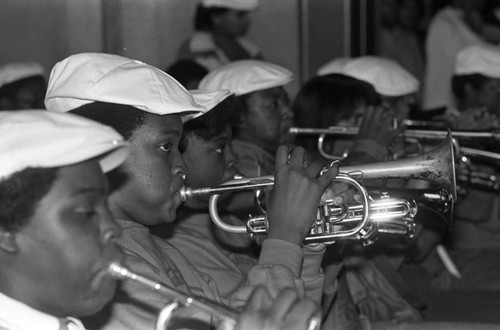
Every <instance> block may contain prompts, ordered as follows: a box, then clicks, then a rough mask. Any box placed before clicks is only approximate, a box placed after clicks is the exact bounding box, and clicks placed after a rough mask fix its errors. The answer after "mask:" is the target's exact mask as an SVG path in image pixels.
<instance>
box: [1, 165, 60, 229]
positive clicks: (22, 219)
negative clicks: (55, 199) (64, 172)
mask: <svg viewBox="0 0 500 330" xmlns="http://www.w3.org/2000/svg"><path fill="white" fill-rule="evenodd" d="M57 171H58V168H27V169H24V170H22V171H19V172H16V173H14V174H12V175H11V176H10V177H9V178H8V179H6V180H3V181H1V182H0V227H2V228H3V229H5V230H8V231H17V230H19V229H20V228H22V227H23V226H24V225H26V224H27V223H28V221H29V219H30V218H31V217H32V216H33V214H34V213H35V208H36V206H37V205H38V203H39V201H40V200H41V199H42V198H43V197H44V196H45V195H46V194H47V193H48V192H49V190H50V189H51V188H52V185H53V184H54V182H55V180H56V178H57Z"/></svg>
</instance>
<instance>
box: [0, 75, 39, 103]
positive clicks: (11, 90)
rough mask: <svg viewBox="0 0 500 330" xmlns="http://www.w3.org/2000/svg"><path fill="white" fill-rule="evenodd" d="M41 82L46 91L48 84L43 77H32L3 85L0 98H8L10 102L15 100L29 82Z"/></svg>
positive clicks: (0, 89)
mask: <svg viewBox="0 0 500 330" xmlns="http://www.w3.org/2000/svg"><path fill="white" fill-rule="evenodd" d="M32 81H33V82H40V84H41V86H43V87H44V89H46V88H47V83H46V81H45V78H44V77H43V76H31V77H27V78H24V79H20V80H16V81H14V82H11V83H9V84H6V85H3V86H2V87H1V88H0V98H7V99H9V100H14V99H15V98H16V94H17V92H18V91H19V89H21V88H23V86H24V85H25V84H26V83H29V82H32Z"/></svg>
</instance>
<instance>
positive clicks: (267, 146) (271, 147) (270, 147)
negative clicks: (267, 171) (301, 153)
mask: <svg viewBox="0 0 500 330" xmlns="http://www.w3.org/2000/svg"><path fill="white" fill-rule="evenodd" d="M238 139H239V140H241V141H245V142H248V143H251V144H254V145H256V146H258V147H259V148H261V149H263V150H265V151H266V152H268V153H269V154H271V155H274V153H275V152H276V149H277V148H278V146H277V145H275V144H273V143H268V142H266V141H262V140H259V139H256V138H255V137H254V136H251V135H250V134H245V132H243V131H242V132H241V134H240V135H239V136H238Z"/></svg>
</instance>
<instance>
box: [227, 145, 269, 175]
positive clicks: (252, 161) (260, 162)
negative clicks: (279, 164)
mask: <svg viewBox="0 0 500 330" xmlns="http://www.w3.org/2000/svg"><path fill="white" fill-rule="evenodd" d="M231 146H232V149H233V152H234V154H235V155H236V156H237V157H238V164H237V168H238V172H239V173H241V174H243V175H244V176H246V177H255V176H262V175H270V174H273V173H274V166H275V164H274V163H275V156H274V155H273V154H271V153H269V152H267V151H266V150H264V149H262V148H261V147H259V146H257V145H255V144H253V143H251V142H247V141H243V140H240V139H234V140H233V141H232V142H231Z"/></svg>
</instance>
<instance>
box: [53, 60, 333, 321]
mask: <svg viewBox="0 0 500 330" xmlns="http://www.w3.org/2000/svg"><path fill="white" fill-rule="evenodd" d="M228 93H229V92H227V91H214V92H200V91H199V92H197V93H193V94H190V93H189V92H187V91H186V90H185V89H184V88H182V86H181V85H180V84H179V83H178V82H177V81H175V80H174V79H173V78H171V77H170V76H168V75H167V74H165V73H164V72H162V71H161V70H158V69H156V68H154V67H151V66H149V65H146V64H144V63H142V62H139V61H135V60H130V59H127V58H123V57H120V56H115V55H109V54H78V55H73V56H70V57H69V58H67V59H65V60H63V61H62V62H60V63H58V64H56V66H55V67H54V68H53V70H52V73H51V78H50V79H49V90H48V93H47V96H46V101H45V103H46V106H47V109H48V110H49V111H71V112H73V113H76V114H80V115H83V116H86V117H91V118H93V119H95V120H97V121H100V122H103V123H106V124H109V125H110V126H112V127H115V128H116V129H117V130H118V131H119V132H121V133H122V134H123V135H124V136H125V139H126V140H127V141H128V142H129V144H130V145H131V157H129V158H128V160H127V161H126V162H125V163H124V165H123V166H121V167H120V168H118V169H117V171H115V172H114V173H112V175H110V177H111V181H112V182H113V184H117V188H116V190H114V191H113V193H112V194H111V196H110V199H109V203H110V208H111V211H112V213H113V216H114V217H115V218H116V219H117V222H118V223H119V225H120V227H121V228H122V231H123V234H122V237H121V239H120V241H119V243H120V245H121V246H122V248H123V249H124V250H125V252H126V254H127V259H126V261H127V264H128V265H129V266H130V267H131V268H133V269H140V271H141V273H142V274H144V275H146V276H149V277H151V278H153V279H155V280H158V281H161V282H165V283H167V284H170V285H173V286H175V287H176V288H177V289H178V290H179V291H181V292H184V293H186V294H189V295H193V296H201V297H204V298H206V299H209V300H211V301H214V302H218V303H222V304H225V305H230V306H231V307H234V308H238V309H240V308H242V307H243V306H244V305H245V304H246V301H247V300H248V298H249V296H250V294H251V292H252V291H253V288H254V287H256V286H260V285H264V286H265V287H266V288H267V289H268V290H269V292H270V294H271V295H272V298H274V297H276V295H277V294H278V291H279V290H280V289H281V288H285V287H291V288H295V289H297V290H298V291H299V292H301V291H302V289H301V288H302V286H303V282H302V280H301V279H300V278H299V276H300V274H299V272H298V270H299V268H300V265H299V266H297V265H284V264H283V262H282V260H281V256H284V255H290V254H292V255H295V260H296V261H297V262H298V263H300V262H301V260H302V258H301V253H302V251H301V249H300V248H290V247H291V246H293V245H299V244H301V242H302V240H303V236H304V235H305V233H306V231H307V230H308V228H309V227H308V224H309V223H310V222H308V221H310V219H312V218H313V216H314V214H315V212H316V209H317V205H318V203H319V199H320V197H321V194H322V193H323V190H324V189H325V188H326V186H327V185H328V183H329V182H330V181H331V180H332V179H333V177H334V176H335V175H336V174H337V168H335V167H332V168H331V169H330V170H329V171H327V172H326V173H325V174H326V175H325V174H324V175H323V176H321V177H316V176H317V174H318V173H319V170H320V167H319V166H318V165H317V164H316V163H312V164H309V166H307V167H306V168H304V167H303V158H304V152H303V150H301V149H300V148H296V149H293V151H291V153H290V159H289V160H288V155H289V152H288V151H289V150H288V149H287V148H286V147H282V148H281V149H280V152H279V154H278V157H277V159H278V161H277V162H276V173H277V177H276V184H275V187H274V189H273V191H272V192H271V196H270V200H271V201H272V202H271V204H270V205H269V209H270V210H272V212H269V217H270V218H271V220H273V219H283V220H276V221H274V222H273V221H270V223H271V224H272V223H274V224H275V225H271V227H270V229H269V235H268V239H267V240H268V241H269V243H268V245H269V246H270V247H276V246H281V247H280V249H283V246H286V248H287V249H288V248H289V251H283V252H282V254H280V259H279V260H276V255H277V254H276V253H273V254H272V256H271V258H265V259H262V258H261V259H259V263H258V264H257V265H255V266H254V267H253V268H252V270H251V271H250V272H249V273H248V276H247V278H246V279H245V281H242V282H241V283H239V285H238V286H237V287H234V288H233V290H232V291H231V293H230V295H225V296H223V295H222V292H227V291H225V290H222V288H219V287H218V283H219V282H218V281H217V280H215V277H216V276H219V275H220V274H218V273H217V272H215V273H211V269H209V268H197V267H195V265H193V264H191V263H190V257H189V255H187V254H185V252H184V251H182V250H179V249H176V248H175V247H174V246H173V245H171V244H169V243H168V242H167V241H166V240H164V239H162V238H160V237H156V236H152V235H151V234H150V232H149V228H148V227H149V226H152V225H156V224H160V223H169V222H172V221H174V220H175V217H176V209H177V207H178V206H179V204H180V201H181V199H180V193H179V190H180V188H181V186H182V185H183V183H184V180H183V179H184V176H185V172H186V167H185V165H184V163H183V161H182V159H181V155H180V153H179V150H178V144H179V142H180V139H181V136H182V124H181V115H186V114H193V113H200V112H206V111H207V110H209V109H211V108H213V107H214V106H215V105H217V104H218V103H220V102H221V101H222V100H224V99H225V98H226V97H227V96H228ZM292 191H293V194H289V192H292ZM298 200H300V201H301V203H298V202H297V201H298ZM281 205H289V207H288V208H283V207H281ZM289 219H294V222H295V223H296V228H295V229H292V230H290V228H291V227H290V226H289V225H288V222H287V223H286V224H285V223H284V222H285V220H286V221H288V220H289ZM283 227H287V229H288V230H283ZM297 254H298V255H299V256H297ZM262 255H267V254H265V253H263V254H262ZM164 302H165V298H164V297H162V296H161V295H160V294H159V293H156V292H151V293H150V292H146V291H145V290H143V289H142V288H140V287H138V286H137V285H135V284H134V283H125V284H124V285H123V286H121V290H119V291H118V294H117V296H116V297H115V299H114V300H113V302H112V303H111V304H109V305H108V306H107V308H106V309H105V310H104V311H103V312H102V313H100V314H99V315H95V316H94V317H92V318H91V319H87V320H86V321H87V322H88V324H92V325H93V328H107V329H117V328H119V329H137V328H150V327H152V326H153V324H154V321H155V318H156V317H155V316H156V313H157V312H158V310H159V309H160V308H162V307H163V304H164ZM185 313H186V314H187V315H188V316H190V317H192V316H194V317H198V319H199V320H200V321H201V322H202V323H203V324H201V325H200V324H198V325H199V326H201V327H203V326H204V327H205V328H207V327H209V326H210V324H207V323H210V316H208V317H207V315H201V314H200V313H197V312H196V311H193V310H190V309H186V310H185Z"/></svg>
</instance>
